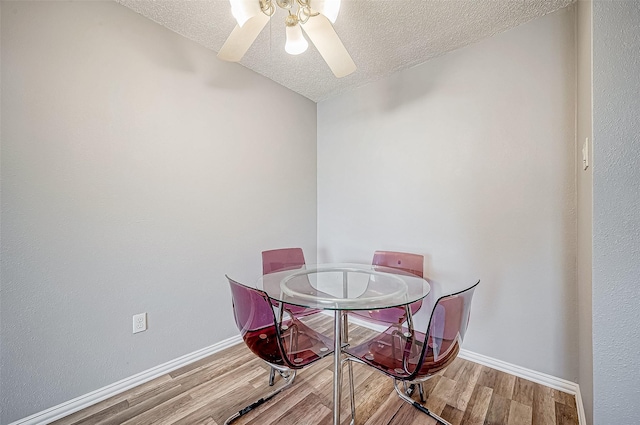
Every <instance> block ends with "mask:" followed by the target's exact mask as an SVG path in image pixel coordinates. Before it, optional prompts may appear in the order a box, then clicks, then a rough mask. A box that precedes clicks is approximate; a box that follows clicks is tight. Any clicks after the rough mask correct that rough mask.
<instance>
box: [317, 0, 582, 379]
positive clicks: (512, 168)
mask: <svg viewBox="0 0 640 425" xmlns="http://www.w3.org/2000/svg"><path fill="white" fill-rule="evenodd" d="M574 29H575V16H574V9H573V8H569V9H563V10H560V11H558V12H556V13H553V14H550V15H547V16H545V17H543V18H540V19H536V20H534V21H531V22H529V23H527V24H525V25H522V26H520V27H517V28H514V29H512V30H510V31H507V32H504V33H502V34H499V35H496V36H494V37H491V38H489V39H486V40H484V41H481V42H479V43H477V44H474V45H471V46H468V47H466V48H463V49H460V50H457V51H454V52H451V53H448V54H447V55H444V56H442V57H440V58H436V59H433V60H430V61H429V62H427V63H424V64H422V65H419V66H416V67H414V68H411V69H408V70H404V71H401V72H398V73H396V74H394V75H392V76H390V77H387V78H384V79H382V80H380V81H378V82H375V83H373V84H370V85H368V86H364V87H361V88H359V89H357V90H354V91H353V92H350V93H347V94H345V95H342V96H339V97H336V98H333V99H330V100H327V101H324V102H321V103H319V104H318V208H319V209H318V254H319V258H320V259H321V260H323V261H327V260H328V261H371V257H372V255H373V252H374V251H375V250H376V249H389V250H400V251H410V252H417V253H421V254H424V255H425V256H426V257H427V259H426V263H427V264H426V274H427V275H428V276H430V277H431V278H433V279H435V280H437V281H439V282H440V283H441V284H442V286H443V288H442V289H443V290H447V291H451V292H453V291H454V290H456V289H460V288H461V286H464V285H470V284H471V283H473V282H474V281H475V279H481V280H482V283H481V284H480V286H479V288H478V290H477V291H476V297H475V299H474V308H473V312H472V319H471V323H470V328H469V333H468V334H467V339H466V341H465V347H466V348H468V349H470V350H473V351H475V352H478V353H481V354H484V355H487V356H491V357H494V358H497V359H501V360H504V361H507V362H510V363H513V364H516V365H520V366H523V367H527V368H530V369H533V370H537V371H541V372H545V373H548V374H551V375H554V376H559V377H562V378H565V379H569V380H572V381H575V380H576V379H577V375H578V352H577V332H578V323H577V308H576V306H577V302H576V297H577V289H576V186H575V179H576V177H575V162H576V161H575V98H576V78H575V59H576V58H575V39H574V35H575V31H574Z"/></svg>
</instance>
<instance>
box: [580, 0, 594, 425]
mask: <svg viewBox="0 0 640 425" xmlns="http://www.w3.org/2000/svg"><path fill="white" fill-rule="evenodd" d="M591 9H592V2H591V0H579V1H578V3H577V13H576V24H577V28H576V30H577V31H576V34H577V39H576V41H577V55H578V58H577V59H578V61H577V63H578V67H577V79H578V81H577V83H578V84H577V87H578V92H577V104H576V124H577V125H576V136H577V137H576V186H577V187H576V189H577V219H578V246H577V249H578V251H577V256H578V353H579V358H578V367H579V371H578V383H579V384H580V392H581V394H582V402H583V404H584V410H585V415H586V419H587V423H589V424H590V423H593V422H592V416H593V337H592V334H593V327H592V319H591V315H592V307H591V303H592V289H591V274H592V260H591V258H592V250H591V244H592V240H591V238H592V232H593V231H592V229H593V193H592V192H593V167H594V164H593V136H592V128H591V124H592V119H591V116H592V112H593V111H592V109H593V108H592V99H591V88H592V84H591V74H592V73H591V56H592V55H591V33H592V31H591V16H592V14H591ZM586 138H589V145H590V147H589V156H590V160H589V162H590V165H589V168H587V169H586V170H585V169H584V168H583V162H582V149H583V146H584V142H585V139H586Z"/></svg>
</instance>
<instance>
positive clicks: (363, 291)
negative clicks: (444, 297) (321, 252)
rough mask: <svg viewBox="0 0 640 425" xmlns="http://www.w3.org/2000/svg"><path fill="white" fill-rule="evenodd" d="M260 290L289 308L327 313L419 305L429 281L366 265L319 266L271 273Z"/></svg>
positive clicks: (408, 274) (400, 272)
mask: <svg viewBox="0 0 640 425" xmlns="http://www.w3.org/2000/svg"><path fill="white" fill-rule="evenodd" d="M256 286H257V288H258V289H262V290H263V291H265V292H266V293H267V294H268V295H269V296H270V297H271V298H273V299H275V300H277V301H281V302H284V303H288V304H293V305H298V306H302V307H308V308H318V309H324V310H378V309H384V308H390V307H397V306H401V305H406V304H410V303H413V302H415V301H418V300H420V299H422V298H424V297H426V296H427V295H428V294H429V291H430V287H429V283H427V281H426V280H424V279H422V278H420V277H418V276H415V275H413V274H410V273H407V272H404V271H402V270H398V269H394V268H390V267H381V266H373V265H366V264H318V265H307V266H305V267H303V268H300V269H290V270H284V271H279V272H276V273H270V274H266V275H264V276H262V277H261V278H260V279H258V282H257V284H256Z"/></svg>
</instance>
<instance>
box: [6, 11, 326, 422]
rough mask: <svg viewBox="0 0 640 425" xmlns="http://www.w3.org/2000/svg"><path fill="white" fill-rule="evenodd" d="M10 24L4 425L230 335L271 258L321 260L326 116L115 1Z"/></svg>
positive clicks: (15, 14) (19, 15) (11, 19)
mask: <svg viewBox="0 0 640 425" xmlns="http://www.w3.org/2000/svg"><path fill="white" fill-rule="evenodd" d="M1 29H2V34H1V40H2V69H1V71H2V81H1V83H2V84H1V88H2V104H1V108H2V127H1V131H2V211H1V212H2V229H1V231H2V269H1V277H2V301H1V302H2V304H1V310H2V318H1V322H2V325H1V332H2V348H1V350H2V353H1V358H2V359H1V363H0V367H1V374H2V395H1V397H2V399H1V405H2V416H1V418H0V422H1V423H8V422H11V421H13V420H17V419H19V418H22V417H25V416H27V415H29V414H32V413H34V412H38V411H41V410H43V409H45V408H48V407H50V406H53V405H56V404H58V403H61V402H64V401H66V400H69V399H71V398H73V397H76V396H78V395H82V394H85V393H87V392H89V391H92V390H95V389H97V388H100V387H102V386H104V385H107V384H110V383H113V382H115V381H117V380H119V379H122V378H124V377H128V376H131V375H133V374H135V373H137V372H140V371H142V370H145V369H148V368H150V367H152V366H156V365H158V364H161V363H163V362H166V361H168V360H171V359H174V358H176V357H179V356H181V355H183V354H186V353H190V352H192V351H194V350H197V349H200V348H203V347H206V346H208V345H210V344H213V343H215V342H217V341H220V340H222V339H224V338H227V337H230V336H232V335H235V334H237V329H236V327H235V324H234V323H233V315H232V312H231V300H230V295H229V293H228V289H227V283H226V281H225V279H224V274H225V273H229V274H231V275H232V276H234V277H236V278H237V279H241V280H245V281H247V280H250V279H254V278H256V277H257V276H258V275H259V274H260V273H261V265H260V261H261V259H260V250H262V249H267V248H275V247H282V246H302V247H303V248H304V249H305V251H306V254H307V257H308V258H315V256H316V251H315V248H316V175H315V167H316V143H315V142H316V105H315V104H314V103H313V102H311V101H309V100H307V99H305V98H303V97H301V96H299V95H297V94H295V93H293V92H291V91H289V90H287V89H285V88H283V87H281V86H279V85H277V84H276V83H274V82H272V81H270V80H267V79H266V78H263V77H261V76H259V75H257V74H255V73H253V72H251V71H249V70H247V69H245V68H243V67H241V66H238V65H233V64H227V63H224V62H221V61H219V60H218V59H217V58H216V57H215V53H214V52H211V51H208V50H206V49H204V48H203V47H201V46H198V45H196V44H194V43H192V42H190V41H187V40H185V39H183V38H182V37H180V36H178V35H176V34H174V33H172V32H170V31H169V30H167V29H164V28H162V27H161V26H159V25H157V24H155V23H152V22H151V21H149V20H147V19H145V18H143V17H141V16H139V15H137V14H136V13H134V12H132V11H131V10H129V9H127V8H125V7H123V6H120V5H118V4H116V3H113V2H3V3H2V24H1ZM274 111H275V112H277V114H275V113H274ZM281 117H289V118H290V120H289V121H283V120H282V119H280V118H281ZM275 118H278V119H275ZM140 312H147V313H148V315H149V316H148V320H149V330H148V331H146V332H144V333H141V334H136V335H132V333H131V328H132V315H133V314H135V313H140Z"/></svg>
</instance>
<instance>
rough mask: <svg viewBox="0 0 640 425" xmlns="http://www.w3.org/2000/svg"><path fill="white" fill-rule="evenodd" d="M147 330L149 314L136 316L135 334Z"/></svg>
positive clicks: (134, 318) (134, 317)
mask: <svg viewBox="0 0 640 425" xmlns="http://www.w3.org/2000/svg"><path fill="white" fill-rule="evenodd" d="M146 330H147V313H140V314H135V315H134V316H133V333H134V334H135V333H138V332H142V331H146Z"/></svg>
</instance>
